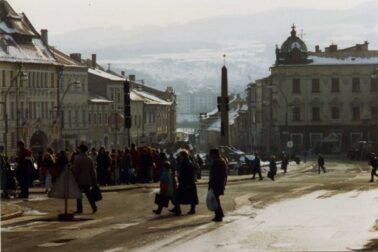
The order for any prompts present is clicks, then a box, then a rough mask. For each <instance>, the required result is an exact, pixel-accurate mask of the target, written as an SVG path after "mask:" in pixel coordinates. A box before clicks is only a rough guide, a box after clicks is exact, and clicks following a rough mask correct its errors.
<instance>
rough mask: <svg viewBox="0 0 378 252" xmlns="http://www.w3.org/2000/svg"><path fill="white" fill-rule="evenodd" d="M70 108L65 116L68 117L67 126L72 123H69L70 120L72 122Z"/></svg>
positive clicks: (69, 126)
mask: <svg viewBox="0 0 378 252" xmlns="http://www.w3.org/2000/svg"><path fill="white" fill-rule="evenodd" d="M71 116H72V115H71V110H68V115H67V117H68V128H71V127H72V124H71V122H72V120H71V119H72V118H71Z"/></svg>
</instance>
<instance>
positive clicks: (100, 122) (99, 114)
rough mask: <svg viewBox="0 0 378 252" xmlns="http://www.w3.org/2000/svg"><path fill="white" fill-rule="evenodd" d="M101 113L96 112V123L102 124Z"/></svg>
mask: <svg viewBox="0 0 378 252" xmlns="http://www.w3.org/2000/svg"><path fill="white" fill-rule="evenodd" d="M101 116H102V114H101V113H98V124H100V125H101V124H102V117H101Z"/></svg>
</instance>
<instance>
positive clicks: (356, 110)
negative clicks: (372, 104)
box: [352, 107, 360, 120]
mask: <svg viewBox="0 0 378 252" xmlns="http://www.w3.org/2000/svg"><path fill="white" fill-rule="evenodd" d="M352 116H353V120H359V119H360V107H353V108H352Z"/></svg>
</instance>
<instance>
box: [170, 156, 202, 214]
mask: <svg viewBox="0 0 378 252" xmlns="http://www.w3.org/2000/svg"><path fill="white" fill-rule="evenodd" d="M178 182H179V185H178V204H177V206H176V207H175V208H174V212H175V214H176V215H180V214H181V209H180V204H181V205H187V204H190V211H189V212H188V214H195V213H196V205H198V195H197V186H196V183H195V168H194V166H193V163H192V162H191V161H190V159H189V154H188V152H187V151H186V150H184V151H181V152H180V161H179V172H178Z"/></svg>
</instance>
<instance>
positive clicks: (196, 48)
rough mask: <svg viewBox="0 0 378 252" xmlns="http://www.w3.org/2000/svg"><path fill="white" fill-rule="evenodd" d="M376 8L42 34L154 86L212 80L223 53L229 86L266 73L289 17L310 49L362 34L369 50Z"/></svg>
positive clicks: (377, 27)
mask: <svg viewBox="0 0 378 252" xmlns="http://www.w3.org/2000/svg"><path fill="white" fill-rule="evenodd" d="M377 10H378V1H371V2H369V3H366V4H362V5H360V6H358V7H357V8H354V9H350V10H347V11H324V10H314V9H296V8H279V9H275V10H271V11H267V12H262V13H258V14H254V15H247V16H220V17H215V18H209V19H201V20H197V21H193V22H189V23H186V24H180V25H169V26H166V27H157V26H156V27H155V26H144V27H138V28H135V29H133V30H124V29H123V28H122V27H112V28H110V29H109V28H106V29H105V28H98V27H95V28H90V29H85V30H79V31H72V32H70V33H65V34H61V35H56V36H52V37H51V39H50V40H51V41H52V44H54V45H57V46H58V48H60V49H62V50H64V51H65V52H68V53H69V52H82V53H83V54H87V55H89V54H91V53H97V54H98V59H99V61H100V62H101V63H103V64H107V63H112V67H115V68H120V69H125V70H126V72H127V73H133V72H134V71H137V72H139V73H141V74H142V76H143V75H146V76H148V79H149V81H151V82H153V84H154V85H156V86H166V85H167V83H169V84H170V85H173V86H175V88H177V89H188V88H189V89H191V88H195V89H197V88H201V87H202V86H209V85H210V86H216V85H220V67H221V66H222V64H223V61H222V54H224V53H225V54H227V65H228V68H229V78H230V85H231V90H233V89H234V90H242V89H243V88H244V87H245V85H246V84H247V83H249V82H250V81H251V80H254V79H256V78H261V77H264V76H265V75H267V74H269V72H268V68H269V66H270V65H271V64H272V63H273V62H274V48H275V44H278V45H280V44H281V43H282V42H283V41H284V40H285V39H286V38H287V37H288V36H289V33H290V26H291V25H292V23H293V22H295V24H296V25H297V32H298V34H301V33H302V29H303V39H304V41H305V42H306V43H307V46H308V48H309V49H310V50H313V48H314V47H315V45H317V44H319V45H320V46H321V48H324V46H328V45H329V44H330V43H331V42H334V43H336V44H338V45H339V46H340V47H347V46H351V45H354V44H355V43H361V42H363V41H365V40H368V41H369V42H370V48H376V49H377V48H378V15H377V14H376V12H377ZM78 37H80V40H77V38H78ZM137 78H138V77H137ZM175 83H177V85H175ZM185 83H186V85H185ZM183 86H184V87H185V88H182V87H183Z"/></svg>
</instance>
